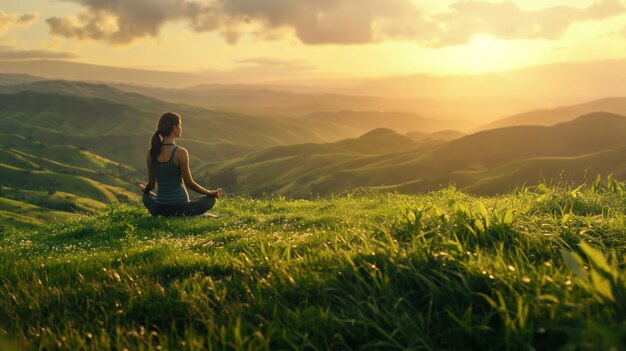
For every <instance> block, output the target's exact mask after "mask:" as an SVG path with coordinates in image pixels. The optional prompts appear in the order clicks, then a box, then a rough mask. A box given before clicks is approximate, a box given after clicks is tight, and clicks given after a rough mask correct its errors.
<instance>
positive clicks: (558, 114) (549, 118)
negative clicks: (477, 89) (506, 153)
mask: <svg viewBox="0 0 626 351" xmlns="http://www.w3.org/2000/svg"><path fill="white" fill-rule="evenodd" d="M597 111H603V112H610V113H615V114H620V115H626V98H623V97H616V98H606V99H599V100H594V101H590V102H585V103H582V104H576V105H570V106H561V107H556V108H551V109H542V110H534V111H528V112H524V113H518V114H515V115H513V116H510V117H506V118H502V119H499V120H496V121H493V122H491V123H489V124H486V125H483V126H480V127H479V128H477V130H487V129H496V128H503V127H511V126H522V125H538V126H550V125H554V124H557V123H561V122H566V121H571V120H573V119H574V118H576V117H577V116H582V115H584V114H587V113H592V112H597Z"/></svg>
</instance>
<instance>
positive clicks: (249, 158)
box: [207, 129, 428, 197]
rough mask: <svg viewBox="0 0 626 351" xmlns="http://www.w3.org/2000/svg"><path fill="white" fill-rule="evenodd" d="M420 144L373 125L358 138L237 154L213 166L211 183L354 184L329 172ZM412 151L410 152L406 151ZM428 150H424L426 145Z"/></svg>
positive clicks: (253, 189)
mask: <svg viewBox="0 0 626 351" xmlns="http://www.w3.org/2000/svg"><path fill="white" fill-rule="evenodd" d="M419 146H420V144H418V143H416V142H414V141H413V140H411V139H410V138H408V137H406V136H403V135H400V134H398V133H396V132H394V131H392V130H389V129H377V130H374V131H371V132H369V133H366V134H364V135H362V136H361V137H359V138H356V139H348V140H342V141H338V142H335V143H329V144H300V145H289V146H279V147H274V148H269V149H266V150H262V151H259V152H255V153H251V154H249V155H246V156H243V157H240V158H237V159H235V160H233V161H230V162H226V163H224V164H222V165H219V166H218V165H212V167H213V168H214V170H212V171H211V170H210V169H209V170H207V172H208V173H210V179H209V181H210V183H211V184H219V185H220V186H223V187H224V188H226V189H231V191H234V192H238V193H244V194H250V195H253V196H254V195H261V194H263V193H272V192H278V193H281V194H288V195H289V196H300V197H302V196H310V195H315V194H317V192H315V191H316V189H317V187H319V184H320V183H324V184H325V185H324V186H329V187H331V189H330V191H331V192H335V193H338V192H342V191H345V190H349V189H353V188H354V186H353V185H354V184H352V183H350V178H348V177H347V176H346V177H343V179H338V182H333V181H332V180H331V179H330V178H329V176H332V175H333V174H336V172H343V171H344V170H346V169H349V168H350V167H360V166H362V165H364V164H371V163H373V162H376V161H377V160H381V159H383V158H384V157H385V155H387V154H394V155H395V154H396V153H399V152H411V153H412V154H421V153H424V152H425V151H423V150H422V151H418V150H417V149H418V148H419ZM409 150H411V151H409ZM426 150H428V149H426Z"/></svg>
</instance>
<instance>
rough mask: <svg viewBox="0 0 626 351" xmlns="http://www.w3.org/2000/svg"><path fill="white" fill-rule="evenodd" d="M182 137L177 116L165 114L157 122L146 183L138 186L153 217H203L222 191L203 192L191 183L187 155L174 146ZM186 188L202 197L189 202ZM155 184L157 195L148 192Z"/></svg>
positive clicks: (182, 149)
mask: <svg viewBox="0 0 626 351" xmlns="http://www.w3.org/2000/svg"><path fill="white" fill-rule="evenodd" d="M182 134H183V124H182V122H181V118H180V115H178V114H177V113H174V112H166V113H164V114H163V115H162V116H161V119H159V125H158V128H157V131H156V132H155V133H154V135H153V136H152V140H151V144H152V145H151V148H150V151H149V152H148V157H147V165H148V184H139V187H140V188H141V191H143V204H144V205H145V206H146V207H147V208H148V211H150V214H152V215H153V216H159V215H161V216H195V215H200V214H203V213H204V212H206V211H208V210H210V209H211V208H212V207H213V205H215V199H216V198H220V197H221V196H222V188H218V189H217V190H207V189H205V188H203V187H202V186H200V185H199V184H198V183H196V182H194V180H193V178H192V177H191V171H190V170H189V153H187V150H186V149H185V148H183V147H179V146H178V145H176V143H175V142H176V138H179V137H180V136H181V135H182ZM183 182H184V185H185V186H187V188H189V189H191V190H193V191H195V192H198V193H200V194H203V195H205V196H203V197H201V198H199V199H197V200H194V201H189V194H188V193H187V189H185V186H184V185H183ZM156 184H158V185H159V187H158V188H157V193H156V195H154V193H152V192H151V190H152V189H154V187H155V185H156Z"/></svg>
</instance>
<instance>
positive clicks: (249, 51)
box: [0, 0, 626, 81]
mask: <svg viewBox="0 0 626 351" xmlns="http://www.w3.org/2000/svg"><path fill="white" fill-rule="evenodd" d="M262 3H264V2H262V1H261V2H258V1H243V0H242V1H183V0H176V1H174V0H169V1H160V0H159V1H147V0H144V1H139V0H138V1H89V0H81V1H70V0H68V1H48V0H30V1H27V2H19V1H3V2H1V3H0V4H1V7H0V8H1V10H2V17H1V21H2V22H1V23H2V26H1V27H0V28H1V29H0V30H1V33H2V37H0V45H2V52H0V55H1V57H2V58H3V59H5V60H6V59H13V60H14V59H23V60H26V59H65V60H72V61H75V62H82V63H91V64H98V65H110V66H117V67H133V68H150V69H157V70H173V71H193V72H198V71H207V70H209V71H220V72H229V73H232V74H234V75H236V76H237V79H238V80H239V79H243V78H242V77H241V75H245V76H246V79H250V80H251V81H255V80H259V79H269V78H273V77H279V78H280V77H309V78H310V77H329V76H330V77H347V76H351V77H355V76H359V77H363V76H366V77H373V76H388V75H401V74H415V73H426V74H432V75H453V74H476V73H485V72H494V71H504V70H511V69H515V68H520V67H527V66H533V65H542V64H548V63H555V62H568V61H574V62H584V61H592V60H602V59H614V58H621V57H622V56H623V54H622V53H623V52H624V49H626V32H625V26H626V24H625V23H626V12H625V9H624V5H623V4H622V3H621V2H619V1H617V0H602V1H591V0H589V1H585V0H579V1H504V2H491V1H409V0H391V1H380V0H367V1H363V2H362V6H359V7H358V9H354V8H352V7H351V4H352V3H353V2H351V1H346V0H344V1H331V2H324V1H321V2H318V1H284V2H283V1H281V2H276V3H273V2H272V4H271V5H268V6H261V5H259V4H262ZM24 16H30V17H28V20H26V19H20V18H21V17H24Z"/></svg>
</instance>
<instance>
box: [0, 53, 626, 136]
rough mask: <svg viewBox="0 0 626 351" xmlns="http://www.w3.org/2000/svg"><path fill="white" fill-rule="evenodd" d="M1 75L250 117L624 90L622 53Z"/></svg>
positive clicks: (585, 97) (428, 107) (462, 111)
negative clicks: (559, 58) (408, 65)
mask: <svg viewBox="0 0 626 351" xmlns="http://www.w3.org/2000/svg"><path fill="white" fill-rule="evenodd" d="M0 73H9V74H13V75H15V74H28V75H31V76H38V77H42V78H46V79H66V80H74V81H75V80H80V81H91V82H103V83H106V84H120V85H119V86H120V87H123V89H124V90H126V89H127V90H128V91H134V92H137V93H141V94H144V95H149V96H152V97H155V98H158V99H161V100H167V101H170V102H172V101H178V102H184V103H187V104H192V105H196V106H199V107H204V108H209V109H217V110H225V111H231V112H239V113H247V114H250V113H253V114H255V115H280V116H290V117H299V116H302V115H304V114H309V113H314V112H321V111H330V112H338V111H341V110H377V111H384V112H404V113H414V114H419V115H421V116H424V117H427V118H438V119H448V120H459V119H460V120H467V121H469V122H473V123H476V124H484V123H487V122H488V121H491V120H494V119H497V118H501V117H502V116H510V115H513V114H516V113H519V112H520V111H529V110H537V109H545V108H548V107H550V106H563V105H571V104H573V103H576V102H579V101H590V100H594V99H600V98H604V97H607V96H626V59H617V60H605V61H593V62H577V63H576V62H569V63H567V62H565V63H555V64H547V65H541V66H533V67H525V68H520V69H516V70H511V71H504V72H494V73H486V74H476V75H471V74H466V75H453V76H432V75H425V74H416V75H403V76H394V77H380V78H371V77H362V78H335V79H331V80H318V81H315V80H314V81H306V83H307V84H306V85H303V83H304V81H302V82H300V81H298V80H285V79H283V80H281V79H277V80H275V81H272V82H254V83H251V84H242V82H243V80H242V79H241V78H242V77H241V76H240V75H239V76H238V73H237V72H218V71H212V72H209V71H207V72H195V73H194V72H187V73H185V72H167V71H158V70H147V69H138V68H120V67H108V66H99V65H91V64H83V63H76V62H67V61H54V60H42V61H4V62H3V63H2V65H0ZM0 82H1V80H0ZM316 82H317V83H319V84H317V85H316ZM311 84H313V85H311ZM146 87H150V88H146ZM172 88H174V89H172ZM205 100H206V101H205ZM246 101H250V103H249V104H248V103H246ZM239 105H243V106H241V107H239V108H238V107H237V106H239ZM355 105H357V106H355ZM247 106H249V107H247ZM455 129H460V128H455Z"/></svg>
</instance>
